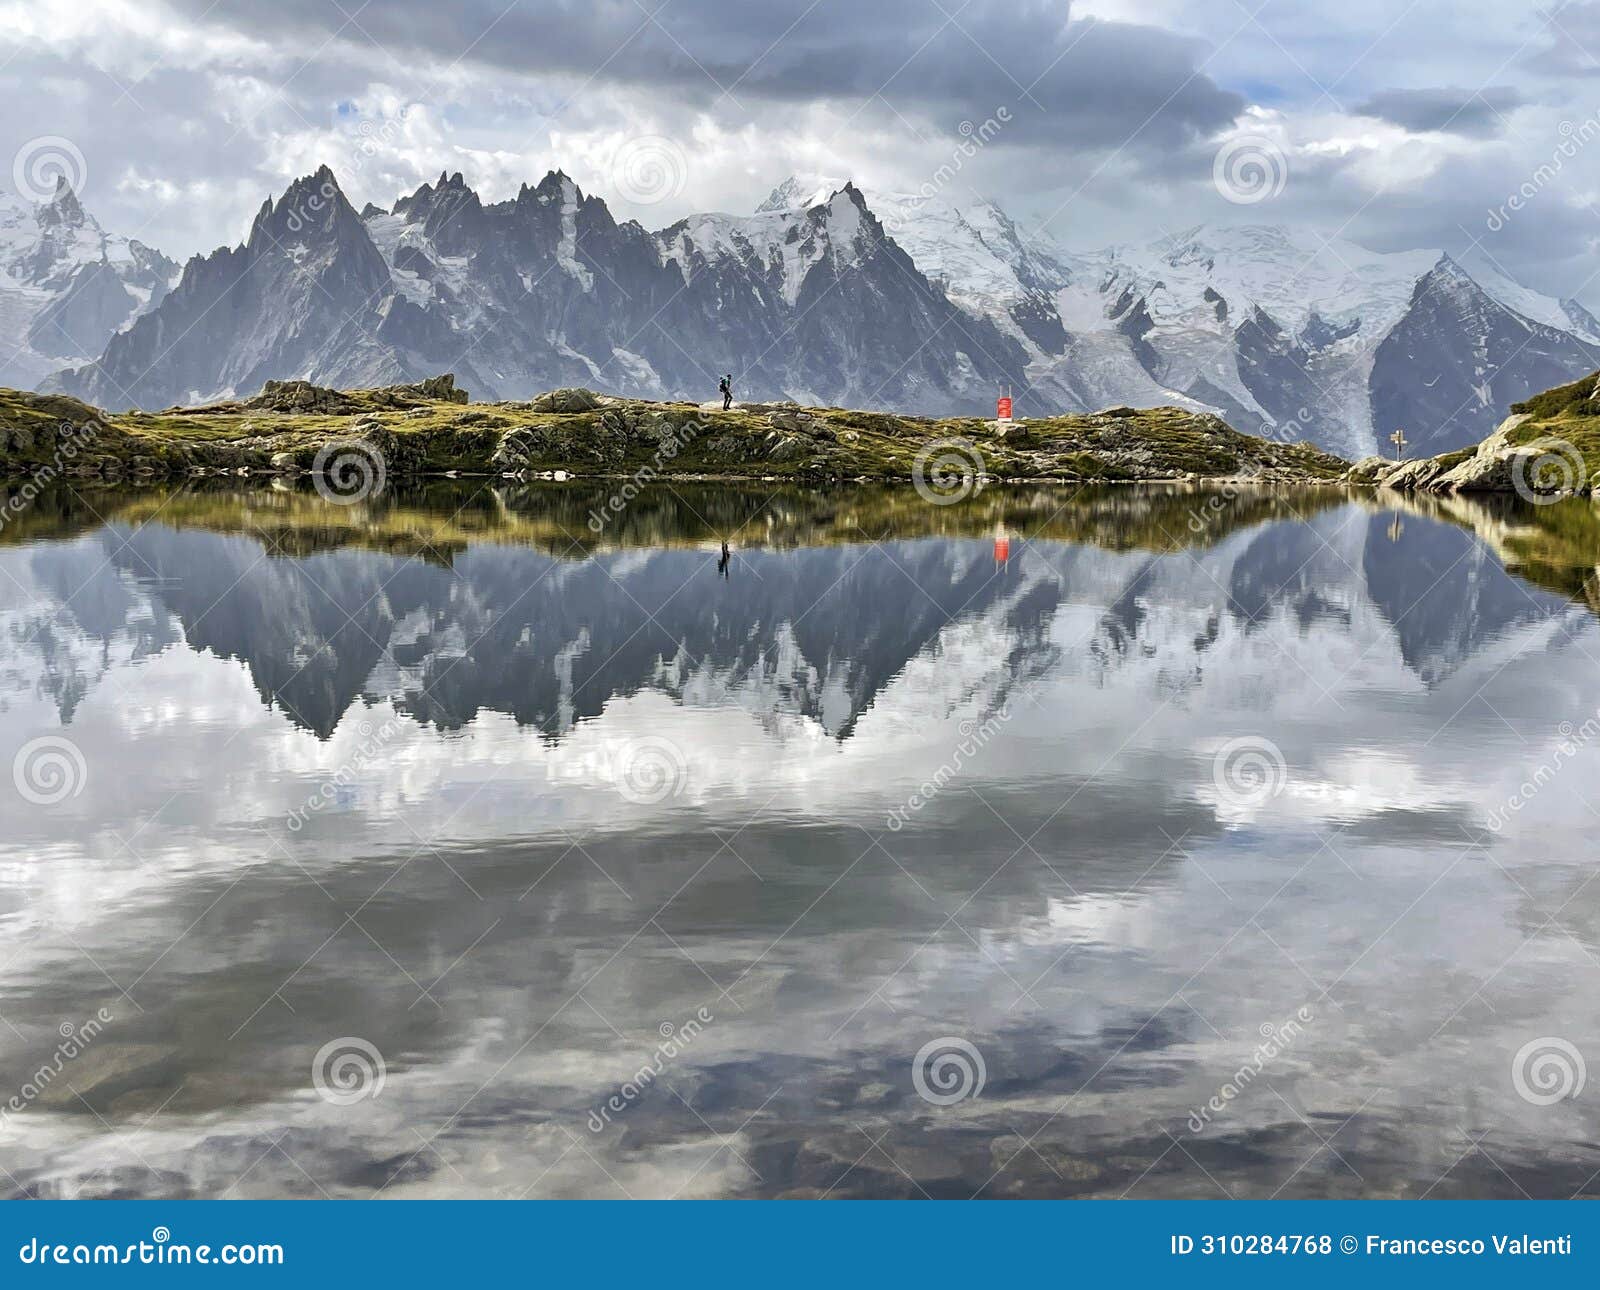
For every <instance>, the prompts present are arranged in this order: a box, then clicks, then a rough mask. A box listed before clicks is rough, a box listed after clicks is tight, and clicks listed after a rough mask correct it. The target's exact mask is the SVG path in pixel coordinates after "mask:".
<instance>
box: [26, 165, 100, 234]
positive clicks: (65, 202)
mask: <svg viewBox="0 0 1600 1290" xmlns="http://www.w3.org/2000/svg"><path fill="white" fill-rule="evenodd" d="M85 223H93V221H92V220H90V219H89V217H88V215H87V214H86V213H85V211H84V209H83V204H82V203H81V202H80V201H79V200H78V194H77V193H76V192H74V191H73V189H72V185H71V184H69V183H68V182H67V177H66V176H65V175H57V176H56V190H55V192H54V193H53V194H52V195H51V198H50V200H49V201H48V202H46V203H44V205H42V206H41V207H40V208H39V224H40V226H41V227H45V228H48V227H51V226H53V225H59V226H65V227H67V228H82V227H83V226H84V224H85Z"/></svg>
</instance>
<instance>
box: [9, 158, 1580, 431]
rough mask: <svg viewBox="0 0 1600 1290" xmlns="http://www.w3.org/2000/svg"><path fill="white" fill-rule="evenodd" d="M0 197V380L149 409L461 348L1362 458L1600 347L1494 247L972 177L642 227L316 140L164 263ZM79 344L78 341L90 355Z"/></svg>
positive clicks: (70, 206) (379, 368)
mask: <svg viewBox="0 0 1600 1290" xmlns="http://www.w3.org/2000/svg"><path fill="white" fill-rule="evenodd" d="M3 201H4V204H0V318H3V319H4V320H5V321H7V322H8V323H10V324H11V334H12V335H13V336H14V337H18V338H21V339H22V340H23V344H22V347H21V349H19V350H18V351H17V352H16V353H15V354H14V355H11V356H9V357H0V384H10V385H17V386H27V387H37V388H44V389H49V390H55V391H60V392H65V393H69V394H73V395H77V396H79V397H81V398H83V399H85V400H86V401H88V402H91V403H95V404H98V405H101V406H106V407H112V408H121V407H128V406H135V407H143V408H156V407H162V406H167V405H171V404H175V403H197V402H203V401H206V400H211V399H217V398H224V397H229V396H233V395H247V394H251V393H254V392H255V390H256V389H258V388H259V387H260V386H261V385H262V384H263V382H265V381H266V380H268V379H282V378H292V377H298V378H303V379H307V380H311V381H314V382H316V383H318V384H322V385H333V386H341V387H351V386H370V385H381V384H387V383H394V382H402V381H414V380H418V379H421V378H423V377H425V376H428V375H431V374H434V373H437V372H441V371H446V370H449V371H454V372H455V373H456V374H457V377H458V379H459V381H460V383H461V384H462V385H464V386H465V387H467V388H468V389H469V390H471V391H472V393H473V395H474V397H477V398H483V399H517V398H525V397H527V396H529V395H531V394H533V393H536V392H538V391H541V390H545V389H550V388H553V387H557V386H565V385H587V386H592V387H595V388H599V389H604V390H608V391H612V392H616V393H619V394H625V395H631V396H636V397H645V398H658V399H659V398H692V399H696V400H698V399H700V398H704V397H707V396H708V394H709V392H710V391H711V390H714V389H715V388H716V382H717V378H718V376H719V375H720V374H722V373H723V372H732V373H733V374H734V386H735V391H736V394H737V395H738V396H739V397H741V398H750V399H760V400H777V399H793V400H796V401H798V402H801V403H806V404H812V405H850V406H856V407H864V408H882V409H890V410H895V411H900V412H920V413H928V414H938V415H946V416H948V415H952V414H980V413H987V412H989V411H990V410H991V409H992V408H993V406H994V403H993V400H994V397H995V395H996V393H997V392H998V391H1001V390H1003V389H1008V388H1009V389H1013V390H1015V392H1016V396H1017V398H1016V410H1017V413H1018V415H1021V416H1029V415H1033V416H1039V415H1045V414H1050V413H1057V412H1063V411H1093V410H1098V409H1100V408H1104V407H1107V406H1110V405H1114V404H1134V405H1142V406H1149V405H1153V404H1174V405H1177V406H1180V407H1188V408H1192V409H1195V410H1209V411H1214V412H1216V413H1218V414H1219V415H1221V416H1223V417H1224V418H1225V419H1227V420H1228V421H1229V423H1230V424H1232V425H1233V426H1235V427H1236V428H1237V429H1240V430H1243V431H1246V432H1249V433H1255V434H1262V435H1268V436H1272V437H1278V438H1291V439H1306V440H1310V441H1311V442H1314V443H1316V444H1318V445H1319V446H1321V447H1323V448H1326V449H1328V450H1330V451H1333V452H1337V453H1339V454H1341V455H1343V456H1346V457H1350V458H1357V457H1361V456H1365V455H1368V454H1371V453H1373V452H1376V451H1378V450H1380V449H1386V448H1387V446H1388V445H1387V440H1388V436H1389V435H1390V433H1391V432H1392V431H1393V430H1395V429H1403V430H1404V431H1405V434H1406V437H1407V440H1408V443H1409V445H1410V446H1411V447H1412V448H1414V449H1415V450H1417V451H1422V452H1441V451H1445V450H1448V449H1451V448H1455V447H1460V446H1465V445H1467V444H1472V443H1476V442H1477V441H1478V440H1480V439H1481V438H1483V437H1484V436H1485V435H1486V434H1487V433H1489V431H1490V430H1492V429H1493V428H1494V425H1495V424H1496V422H1498V420H1499V419H1500V418H1501V417H1502V416H1503V415H1504V409H1505V408H1506V406H1507V405H1509V404H1510V403H1512V402H1514V401H1517V400H1519V399H1523V398H1526V397H1528V396H1529V395H1531V394H1534V393H1537V392H1538V391H1540V390H1544V389H1546V388H1548V387H1550V386H1553V385H1557V384H1560V383H1562V382H1564V381H1567V380H1570V379H1572V378H1573V377H1575V376H1577V375H1579V374H1581V373H1584V372H1588V371H1592V370H1594V369H1595V368H1596V367H1600V320H1597V319H1595V318H1594V317H1593V316H1592V315H1590V314H1589V313H1588V312H1587V311H1586V310H1584V309H1583V307H1582V306H1581V305H1579V304H1577V303H1576V302H1575V301H1570V300H1558V299H1555V298H1553V297H1549V296H1545V295H1541V294H1539V293H1537V292H1535V291H1532V290H1530V289H1528V288H1527V287H1524V286H1522V285H1521V284H1519V283H1517V282H1515V281H1514V280H1512V279H1511V278H1509V277H1508V276H1507V275H1505V274H1504V273H1503V272H1501V271H1499V270H1498V269H1497V268H1496V267H1495V266H1494V265H1493V264H1492V263H1490V262H1489V261H1488V260H1487V259H1486V258H1483V257H1481V256H1479V257H1475V258H1474V257H1467V258H1464V259H1457V258H1453V257H1451V256H1450V255H1448V254H1445V253H1443V252H1438V251H1426V250H1423V251H1407V252H1397V253H1378V252H1374V251H1370V250H1367V249H1365V248H1363V247H1360V246H1357V245H1355V244H1354V243H1351V242H1348V241H1344V240H1340V239H1332V240H1329V239H1325V238H1323V237H1321V236H1319V235H1317V234H1315V233H1312V232H1309V231H1306V230H1297V229H1289V228H1285V227H1279V226H1270V225H1252V226H1240V227H1213V226H1201V227H1197V228H1194V229H1190V230H1188V231H1186V232H1183V233H1180V234H1177V235H1174V236H1171V237H1168V238H1164V239H1162V240H1160V241H1158V242H1156V243H1153V244H1150V245H1145V246H1137V247H1113V248H1108V249H1105V250H1102V251H1098V252H1094V253H1089V254H1083V253H1075V252H1069V251H1067V250H1065V249H1063V248H1062V247H1060V246H1058V245H1057V244H1056V243H1054V242H1053V241H1052V240H1050V239H1049V238H1046V237H1044V236H1042V235H1038V234H1030V233H1026V232H1024V231H1023V230H1022V229H1021V228H1019V227H1018V225H1017V224H1016V222H1015V221H1013V220H1012V219H1011V218H1010V217H1008V216H1007V215H1006V214H1005V212H1004V211H1003V210H1001V209H1000V207H998V206H997V205H995V204H994V203H992V202H987V201H981V200H973V201H970V202H968V201H965V200H963V199H962V198H960V197H958V196H955V195H952V194H948V193H941V194H935V195H932V196H923V195H907V194H896V193H887V192H870V193H869V192H863V191H862V190H861V189H859V188H857V187H856V186H854V185H853V184H850V183H848V182H844V183H840V182H835V181H829V180H827V179H823V178H816V177H802V176H795V177H791V178H790V179H788V180H786V181H785V182H784V183H782V184H780V185H779V186H778V187H777V188H776V189H774V191H773V193H772V194H771V196H769V197H768V198H767V200H766V201H764V202H762V203H761V205H760V207H759V208H758V209H757V210H756V211H755V212H754V213H753V214H750V215H743V216H741V215H726V214H702V215H694V216H690V217H688V218H686V219H682V220H679V221H677V222H676V223H674V224H671V225H669V226H668V227H666V228H663V229H660V230H656V231H651V230H648V229H646V228H644V227H643V226H642V225H640V224H639V223H637V222H634V221H626V222H622V223H619V222H618V221H617V220H616V219H615V218H614V217H613V216H612V214H611V212H610V210H609V209H608V208H607V206H606V204H605V202H604V201H602V200H600V199H599V198H597V197H593V196H587V195H585V194H584V193H583V192H582V191H580V189H579V188H578V186H577V185H576V184H575V183H574V182H573V181H572V180H571V179H570V178H569V177H567V176H566V175H565V174H562V173H561V172H559V171H556V172H552V173H550V174H548V175H546V176H545V177H544V179H542V180H541V181H540V182H539V183H538V185H537V186H532V187H530V186H528V185H526V184H525V185H523V187H522V188H521V189H520V190H519V191H518V193H517V195H516V196H515V197H514V198H511V199H510V200H507V201H502V202H494V203H485V202H484V201H482V200H481V199H480V197H479V196H478V194H477V193H476V192H475V191H474V190H473V189H472V188H471V187H470V186H468V185H467V184H466V183H465V181H464V180H463V178H462V176H461V175H460V174H453V175H452V174H441V175H440V176H439V179H438V180H437V181H436V182H434V183H431V184H423V185H422V186H421V187H420V188H418V189H417V190H416V192H414V193H412V194H410V195H409V196H406V197H403V198H401V199H400V200H398V201H397V202H396V203H395V204H394V206H393V207H392V208H391V209H388V210H384V209H381V208H379V207H376V206H373V205H370V204H369V205H368V206H366V207H365V208H364V209H363V210H361V211H359V212H358V211H357V210H355V209H354V207H353V206H352V205H351V204H350V203H349V202H348V201H347V200H346V198H345V196H344V194H343V192H342V191H341V190H340V187H339V184H338V181H337V178H336V177H335V176H334V174H333V172H332V171H331V170H330V169H328V168H327V167H324V168H322V169H321V170H319V171H318V172H317V173H315V174H313V175H310V176H306V177H304V178H301V179H298V180H296V181H295V182H294V183H293V184H291V185H290V186H289V187H288V189H287V190H286V191H285V192H284V193H283V194H282V195H281V196H279V197H278V198H277V199H275V200H269V201H267V202H265V203H264V204H263V205H262V207H261V208H260V210H259V212H258V214H257V215H256V217H255V219H254V221H253V223H252V225H251V228H250V231H249V234H248V236H247V237H246V239H245V241H244V242H243V243H242V244H240V245H239V246H236V247H231V248H230V247H224V248H219V249H218V250H216V251H213V252H211V253H210V254H208V255H202V256H195V257H194V258H192V259H191V260H190V261H189V262H188V263H187V264H186V265H185V266H184V267H183V269H182V270H181V273H180V272H179V271H178V270H177V268H176V266H175V265H174V264H173V263H172V261H170V260H168V259H166V258H165V257H164V256H161V255H160V254H159V253H157V252H154V251H151V250H150V249H149V248H147V247H144V246H143V245H141V244H140V243H138V242H136V241H131V240H125V239H116V238H112V237H109V236H107V235H106V234H105V233H103V232H102V231H101V230H100V228H99V226H98V224H96V223H95V222H94V221H93V219H92V218H91V217H90V216H89V215H87V213H85V212H84V211H83V209H82V207H81V205H80V204H79V202H78V200H77V198H76V196H75V195H74V194H73V193H72V192H71V191H70V189H66V188H64V187H62V188H58V190H57V192H56V194H55V195H54V197H53V198H52V199H51V200H50V201H49V202H47V203H43V204H38V205H34V206H32V207H30V206H28V205H27V204H26V203H21V202H19V201H17V200H16V199H3ZM85 360H88V361H85Z"/></svg>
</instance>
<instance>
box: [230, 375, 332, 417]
mask: <svg viewBox="0 0 1600 1290" xmlns="http://www.w3.org/2000/svg"><path fill="white" fill-rule="evenodd" d="M245 406H246V407H248V408H259V409H261V410H262V411H266V412H303V413H316V414H319V415H323V416H339V415H342V414H344V413H347V412H354V411H355V410H356V404H355V401H354V400H353V399H351V397H350V396H349V395H348V394H345V393H343V392H342V391H340V390H330V389H328V388H327V387H325V386H321V385H313V384H311V382H310V381H268V382H267V383H266V384H265V385H263V386H262V387H261V393H260V394H258V395H256V396H255V398H253V399H247V400H246V401H245Z"/></svg>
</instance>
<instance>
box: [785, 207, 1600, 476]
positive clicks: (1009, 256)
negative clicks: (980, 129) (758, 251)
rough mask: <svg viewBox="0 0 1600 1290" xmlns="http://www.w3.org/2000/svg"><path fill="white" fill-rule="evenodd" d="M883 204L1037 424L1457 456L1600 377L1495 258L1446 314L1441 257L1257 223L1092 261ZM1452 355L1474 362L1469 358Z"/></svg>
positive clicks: (1558, 322)
mask: <svg viewBox="0 0 1600 1290" xmlns="http://www.w3.org/2000/svg"><path fill="white" fill-rule="evenodd" d="M827 183H828V181H827V180H825V179H823V178H821V177H818V176H793V177H791V178H790V179H788V180H786V181H785V182H784V183H783V184H780V185H779V186H778V187H777V188H776V189H774V191H773V193H772V195H771V196H770V197H768V199H767V200H766V201H765V202H763V203H762V207H761V209H762V210H768V211H771V210H781V209H785V208H786V206H792V205H797V204H803V203H807V202H813V201H815V200H816V199H817V197H818V195H819V194H820V193H821V192H822V191H823V190H824V189H825V188H826V186H827ZM867 199H868V201H869V203H870V204H871V206H872V208H873V209H874V210H875V211H877V212H879V213H880V215H881V217H882V218H883V220H884V225H885V227H886V228H887V229H888V230H889V231H890V232H891V233H892V234H893V236H894V237H895V238H896V240H897V241H898V242H899V243H900V244H901V245H902V246H904V247H905V248H906V250H907V251H908V252H909V253H910V254H911V256H912V258H913V259H914V260H915V261H916V263H917V266H918V267H919V268H920V269H921V270H922V271H923V272H924V273H925V274H927V275H928V277H929V278H930V279H931V280H932V281H934V282H935V283H937V284H939V285H942V286H944V287H945V288H946V289H947V290H948V292H949V294H950V297H951V299H952V300H953V301H956V302H957V303H959V304H960V305H961V306H962V307H963V308H965V309H967V310H969V311H971V312H973V313H975V314H977V315H979V316H983V317H987V318H989V319H990V320H991V321H993V322H994V323H995V324H996V326H997V327H998V328H999V329H1000V330H1002V331H1004V332H1005V333H1006V334H1008V335H1010V336H1011V337H1012V338H1013V339H1014V340H1015V341H1016V342H1017V343H1018V344H1019V345H1020V346H1021V347H1022V348H1023V350H1024V352H1025V353H1026V356H1027V361H1026V381H1025V386H1024V388H1023V390H1022V393H1021V397H1020V398H1019V402H1018V410H1019V412H1022V413H1025V414H1026V413H1029V412H1034V411H1036V410H1037V411H1043V410H1056V409H1058V408H1067V409H1071V410H1093V409H1097V408H1100V407H1104V406H1106V405H1107V404H1109V403H1119V402H1120V403H1138V404H1148V403H1175V404H1179V405H1181V406H1189V407H1195V408H1205V409H1209V410H1211V411H1215V412H1217V413H1219V414H1220V415H1222V416H1223V417H1225V418H1227V419H1228V420H1229V421H1230V422H1232V423H1233V424H1234V425H1236V426H1237V427H1239V428H1240V429H1243V430H1246V431H1250V432H1253V433H1258V434H1270V435H1276V436H1278V437H1283V438H1294V439H1301V438H1304V439H1310V440H1313V441H1314V442H1316V443H1318V444H1319V445H1321V446H1322V447H1325V448H1329V449H1331V450H1333V451H1335V452H1339V453H1342V454H1344V455H1346V456H1351V457H1359V456H1365V455H1367V454H1369V453H1371V452H1374V451H1376V450H1377V449H1378V448H1379V447H1381V446H1384V445H1386V443H1387V437H1388V435H1389V433H1390V432H1391V431H1392V430H1394V429H1396V428H1402V427H1403V428H1404V429H1405V430H1406V432H1407V436H1408V438H1409V439H1410V441H1411V442H1412V443H1414V444H1418V445H1427V446H1428V447H1429V448H1431V449H1432V450H1435V451H1442V450H1444V449H1445V448H1448V447H1454V446H1458V445H1461V444H1466V443H1472V442H1476V441H1477V440H1479V439H1481V438H1482V437H1483V435H1485V434H1487V433H1488V432H1489V430H1490V429H1492V428H1493V425H1494V424H1495V422H1496V421H1497V420H1498V417H1499V416H1500V415H1501V410H1502V409H1503V408H1504V406H1505V404H1506V403H1507V402H1510V401H1514V400H1515V399H1519V398H1523V397H1526V396H1527V395H1528V394H1531V393H1533V392H1536V391H1537V390H1539V389H1541V388H1547V387H1546V386H1545V385H1544V384H1542V382H1544V381H1546V379H1547V377H1549V375H1550V373H1551V372H1552V371H1556V372H1565V373H1568V374H1569V376H1570V375H1571V374H1576V373H1581V372H1584V371H1588V370H1592V369H1593V368H1594V367H1595V366H1596V365H1600V323H1597V322H1596V320H1595V319H1593V318H1592V317H1591V316H1590V315H1589V314H1588V313H1587V312H1586V311H1585V310H1583V308H1582V307H1581V306H1579V305H1577V304H1576V303H1575V302H1571V301H1560V300H1556V299H1553V298H1551V297H1548V296H1543V295H1541V294H1539V293H1537V292H1534V291H1532V290H1530V289H1528V288H1526V287H1523V286H1522V285H1521V284H1519V283H1516V282H1514V281H1512V280H1511V279H1510V278H1508V277H1507V276H1506V275H1505V274H1503V273H1502V272H1500V271H1498V270H1497V269H1495V268H1494V267H1493V266H1492V265H1490V264H1489V263H1488V262H1487V260H1486V259H1483V258H1481V257H1480V259H1479V260H1478V261H1475V262H1474V264H1473V266H1472V268H1471V270H1470V272H1469V274H1468V277H1469V279H1470V282H1471V284H1472V285H1471V286H1470V287H1467V288H1466V289H1465V291H1457V292H1456V293H1455V295H1454V307H1453V308H1447V309H1444V310H1441V309H1439V308H1438V307H1437V305H1438V302H1439V296H1440V266H1441V264H1442V263H1443V262H1445V261H1446V260H1447V257H1445V256H1444V254H1443V253H1442V252H1439V251H1431V250H1421V251H1407V252H1398V253H1380V252H1374V251H1369V250H1367V249H1366V248H1364V247H1361V246H1358V245H1356V244H1355V243H1352V242H1349V241H1345V240H1341V239H1332V240H1329V239H1325V238H1323V237H1322V236H1320V235H1319V234H1317V233H1315V232H1313V231H1310V230H1291V229H1286V228H1282V227H1277V226H1270V225H1246V226H1241V227H1228V228H1216V227H1209V226H1199V227H1196V228H1193V229H1190V230H1188V231H1187V232H1184V233H1180V234H1177V235H1175V236H1173V237H1170V238H1165V239H1162V240H1160V241H1158V242H1156V243H1153V244H1151V245H1149V246H1135V247H1113V248H1108V249H1106V250H1103V251H1099V252H1095V253H1092V254H1083V255H1076V254H1070V253H1068V252H1066V251H1064V250H1063V249H1062V248H1060V247H1059V246H1057V245H1055V244H1054V243H1053V242H1052V241H1051V240H1050V239H1049V238H1048V237H1047V236H1044V235H1042V234H1026V233H1024V232H1022V231H1021V230H1020V229H1019V228H1018V226H1017V225H1016V223H1015V222H1014V221H1013V220H1011V219H1010V218H1009V217H1008V216H1007V215H1006V214H1005V213H1004V212H1003V211H1001V210H1000V209H999V208H998V207H997V206H995V205H994V204H993V203H992V202H986V201H982V200H979V199H977V198H968V197H966V196H965V195H961V194H956V193H951V192H941V193H938V194H934V195H931V196H922V195H907V194H897V193H889V192H869V193H867ZM1423 315H1425V316H1426V317H1427V319H1428V321H1427V322H1426V323H1425V324H1419V322H1418V318H1419V316H1423ZM1516 319H1522V320H1525V321H1526V322H1527V323H1528V324H1529V326H1523V325H1522V324H1521V323H1519V322H1517V321H1515V320H1516ZM1430 328H1431V329H1432V332H1431V333H1430V332H1429V329H1430ZM1419 333H1421V335H1419ZM1397 335H1399V336H1404V337H1405V341H1404V344H1403V345H1397V344H1396V343H1393V341H1392V338H1394V337H1396V336H1397ZM1406 348H1410V349H1411V350H1414V351H1416V353H1417V354H1418V361H1417V362H1415V363H1413V362H1411V361H1410V360H1408V358H1407V357H1406V355H1405V353H1404V352H1403V351H1404V349H1406ZM1424 351H1426V353H1425V356H1424ZM1447 353H1456V354H1459V355H1462V356H1471V357H1470V359H1469V360H1468V361H1467V362H1465V363H1464V364H1456V365H1453V366H1452V365H1451V364H1448V363H1446V362H1444V361H1443V358H1442V356H1443V355H1445V354H1447ZM1380 355H1382V356H1383V363H1382V365H1381V366H1380V363H1379V358H1380ZM1411 367H1417V368H1418V370H1419V372H1420V369H1421V367H1427V368H1428V370H1427V371H1426V372H1421V374H1420V376H1419V378H1418V379H1419V382H1420V383H1422V384H1425V385H1426V383H1428V382H1433V384H1432V385H1428V386H1427V388H1428V389H1430V390H1432V391H1435V393H1433V394H1431V395H1429V396H1428V397H1426V398H1421V399H1419V398H1404V397H1401V395H1402V393H1403V392H1405V391H1406V390H1407V388H1408V386H1409V382H1410V378H1411V371H1410V369H1411ZM1442 371H1444V372H1445V373H1446V379H1444V381H1443V384H1440V376H1441V372H1442ZM1486 395H1487V397H1488V399H1489V401H1488V402H1485V396H1486ZM1502 395H1504V397H1503V398H1502V397H1501V396H1502Z"/></svg>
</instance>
